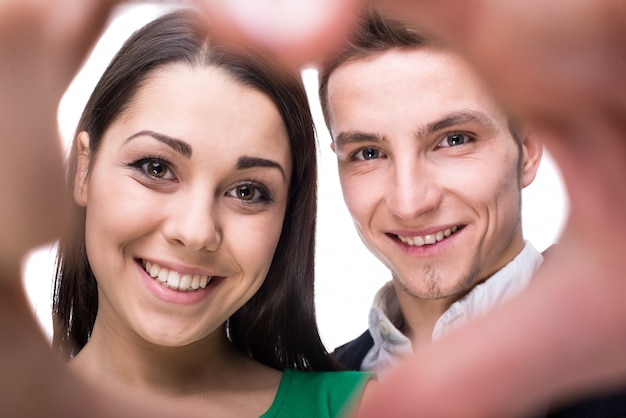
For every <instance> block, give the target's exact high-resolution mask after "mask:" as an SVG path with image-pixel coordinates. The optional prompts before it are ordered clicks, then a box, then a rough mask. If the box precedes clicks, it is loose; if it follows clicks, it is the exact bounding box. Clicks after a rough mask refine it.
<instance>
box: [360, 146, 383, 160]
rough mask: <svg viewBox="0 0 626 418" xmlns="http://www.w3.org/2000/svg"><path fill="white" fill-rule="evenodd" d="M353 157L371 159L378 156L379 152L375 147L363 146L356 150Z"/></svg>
mask: <svg viewBox="0 0 626 418" xmlns="http://www.w3.org/2000/svg"><path fill="white" fill-rule="evenodd" d="M354 157H355V158H356V159H357V160H373V159H374V158H378V157H380V152H379V151H378V150H377V149H376V148H364V149H362V150H360V151H358V152H357V153H356V154H355V156H354Z"/></svg>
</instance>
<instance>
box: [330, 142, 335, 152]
mask: <svg viewBox="0 0 626 418" xmlns="http://www.w3.org/2000/svg"><path fill="white" fill-rule="evenodd" d="M330 149H331V150H333V152H336V151H335V141H331V142H330Z"/></svg>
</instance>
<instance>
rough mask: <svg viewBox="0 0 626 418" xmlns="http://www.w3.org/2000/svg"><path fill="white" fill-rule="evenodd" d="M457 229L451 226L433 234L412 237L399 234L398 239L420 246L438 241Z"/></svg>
mask: <svg viewBox="0 0 626 418" xmlns="http://www.w3.org/2000/svg"><path fill="white" fill-rule="evenodd" d="M458 230H459V227H458V226H453V227H452V228H448V229H444V230H443V231H439V232H437V233H435V234H428V235H416V236H414V237H401V236H400V235H398V239H399V240H400V241H402V242H403V243H405V244H407V245H410V246H414V247H421V246H424V245H431V244H434V243H436V242H439V241H441V240H443V239H444V238H447V237H449V236H450V235H452V234H454V233H455V232H456V231H458Z"/></svg>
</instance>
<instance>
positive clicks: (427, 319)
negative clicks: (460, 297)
mask: <svg viewBox="0 0 626 418" xmlns="http://www.w3.org/2000/svg"><path fill="white" fill-rule="evenodd" d="M394 288H395V291H396V295H397V297H398V302H399V304H400V309H401V311H402V316H403V323H402V325H401V329H400V331H402V333H403V334H404V335H406V336H407V338H409V339H410V340H411V345H412V347H413V350H416V349H417V348H419V347H422V346H424V345H428V344H430V343H431V342H432V335H433V330H434V328H435V324H436V323H437V321H438V320H439V318H441V316H442V315H443V314H444V313H445V312H446V311H447V310H448V308H449V307H450V305H452V304H453V303H454V300H453V299H450V298H446V299H432V300H424V299H416V298H415V297H414V296H411V295H409V294H407V293H406V292H405V291H404V289H402V288H401V286H398V285H396V282H395V281H394Z"/></svg>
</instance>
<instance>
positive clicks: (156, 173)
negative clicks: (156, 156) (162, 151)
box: [144, 161, 169, 178]
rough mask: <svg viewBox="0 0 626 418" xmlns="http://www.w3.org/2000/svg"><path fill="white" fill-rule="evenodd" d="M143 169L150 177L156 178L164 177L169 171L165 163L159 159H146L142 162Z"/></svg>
mask: <svg viewBox="0 0 626 418" xmlns="http://www.w3.org/2000/svg"><path fill="white" fill-rule="evenodd" d="M144 170H145V171H146V173H148V174H149V175H151V176H152V177H157V178H163V177H165V176H166V175H167V173H168V171H169V169H168V167H167V165H166V164H163V163H161V162H159V161H148V162H147V163H145V164H144Z"/></svg>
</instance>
